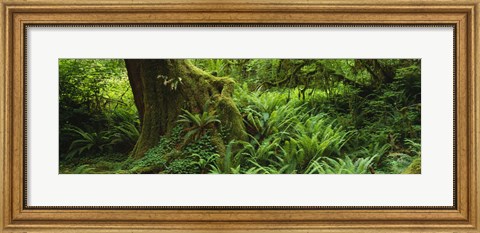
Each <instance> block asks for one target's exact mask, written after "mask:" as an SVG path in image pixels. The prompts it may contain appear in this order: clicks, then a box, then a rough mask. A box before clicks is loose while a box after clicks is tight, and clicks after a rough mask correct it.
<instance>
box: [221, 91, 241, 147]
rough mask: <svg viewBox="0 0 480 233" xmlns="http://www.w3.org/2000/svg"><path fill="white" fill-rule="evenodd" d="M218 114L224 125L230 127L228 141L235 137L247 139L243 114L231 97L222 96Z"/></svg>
mask: <svg viewBox="0 0 480 233" xmlns="http://www.w3.org/2000/svg"><path fill="white" fill-rule="evenodd" d="M216 109H217V114H218V117H219V119H220V121H221V122H222V124H223V127H225V128H226V129H228V131H229V133H228V134H227V135H226V141H231V140H233V139H240V140H245V139H246V138H247V133H246V131H245V126H244V124H243V120H242V116H241V114H240V111H238V108H237V107H236V106H235V103H234V102H233V100H232V99H231V98H226V97H223V96H222V97H220V98H219V100H218V103H217V108H216Z"/></svg>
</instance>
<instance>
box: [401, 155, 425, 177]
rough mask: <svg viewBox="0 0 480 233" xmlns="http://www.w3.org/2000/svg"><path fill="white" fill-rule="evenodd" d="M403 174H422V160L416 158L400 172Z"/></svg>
mask: <svg viewBox="0 0 480 233" xmlns="http://www.w3.org/2000/svg"><path fill="white" fill-rule="evenodd" d="M402 173H403V174H421V173H422V160H421V158H416V159H414V160H413V161H412V163H411V164H410V165H409V166H408V167H407V168H406V169H405V171H403V172H402Z"/></svg>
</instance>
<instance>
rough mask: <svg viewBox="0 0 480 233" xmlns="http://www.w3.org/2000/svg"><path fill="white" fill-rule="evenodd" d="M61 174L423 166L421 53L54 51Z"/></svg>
mask: <svg viewBox="0 0 480 233" xmlns="http://www.w3.org/2000/svg"><path fill="white" fill-rule="evenodd" d="M59 173H60V174H421V60H420V59H59Z"/></svg>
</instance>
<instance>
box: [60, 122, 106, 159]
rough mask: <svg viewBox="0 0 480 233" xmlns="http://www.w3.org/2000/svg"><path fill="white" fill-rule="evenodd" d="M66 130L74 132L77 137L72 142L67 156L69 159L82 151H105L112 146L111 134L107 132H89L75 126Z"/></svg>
mask: <svg viewBox="0 0 480 233" xmlns="http://www.w3.org/2000/svg"><path fill="white" fill-rule="evenodd" d="M66 131H68V132H70V133H72V134H73V135H74V136H76V138H77V139H75V140H74V141H73V142H72V144H70V147H69V149H68V153H67V156H66V157H67V158H68V159H70V158H72V157H73V156H75V155H78V154H82V153H99V152H103V151H104V150H107V149H108V147H109V146H110V142H109V136H108V135H107V133H105V132H100V133H95V132H92V133H89V132H85V131H83V130H82V129H80V128H78V127H75V126H71V127H70V128H67V129H66Z"/></svg>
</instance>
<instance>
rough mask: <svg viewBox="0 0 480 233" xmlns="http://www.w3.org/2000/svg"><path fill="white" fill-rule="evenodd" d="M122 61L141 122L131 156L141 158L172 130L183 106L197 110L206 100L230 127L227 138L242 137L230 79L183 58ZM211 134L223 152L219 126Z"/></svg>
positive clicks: (242, 131)
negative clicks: (216, 75)
mask: <svg viewBox="0 0 480 233" xmlns="http://www.w3.org/2000/svg"><path fill="white" fill-rule="evenodd" d="M125 64H126V67H127V72H128V78H129V81H130V85H131V86H132V91H133V95H134V99H135V105H136V106H137V109H138V113H139V118H140V123H141V132H140V137H139V139H138V141H137V143H136V145H135V148H134V149H133V152H132V155H133V157H134V158H141V157H143V156H144V154H145V152H147V151H148V150H149V149H150V148H152V147H154V146H156V145H157V144H158V142H159V141H160V138H161V137H162V136H164V135H168V134H170V133H171V131H172V129H173V128H174V127H175V125H176V124H177V123H176V121H177V120H178V116H179V114H181V113H182V112H181V111H182V109H185V110H187V111H190V112H192V113H200V112H201V111H202V110H203V107H204V105H205V103H207V102H209V103H210V105H209V106H210V110H211V111H212V112H213V111H215V113H216V114H217V115H218V118H219V119H220V121H221V126H222V127H224V128H228V129H229V134H228V135H227V136H226V140H233V139H245V137H246V133H245V129H244V125H243V122H242V117H241V115H240V112H239V111H238V109H237V107H236V106H235V103H234V102H233V100H232V95H233V88H234V81H233V80H232V79H230V78H228V77H214V76H212V75H210V74H208V73H206V72H204V71H202V70H200V69H198V68H197V67H195V66H193V65H192V64H191V63H190V62H189V61H187V60H184V59H126V60H125ZM213 134H214V135H213V136H212V143H213V144H214V145H215V146H216V147H217V149H218V151H219V152H220V153H222V152H223V153H224V150H225V145H224V142H223V140H222V137H221V136H220V129H216V130H215V132H213Z"/></svg>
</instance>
